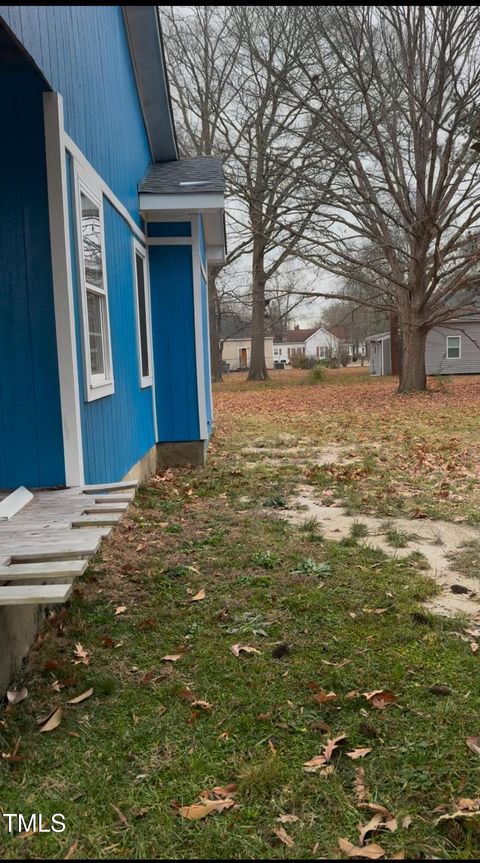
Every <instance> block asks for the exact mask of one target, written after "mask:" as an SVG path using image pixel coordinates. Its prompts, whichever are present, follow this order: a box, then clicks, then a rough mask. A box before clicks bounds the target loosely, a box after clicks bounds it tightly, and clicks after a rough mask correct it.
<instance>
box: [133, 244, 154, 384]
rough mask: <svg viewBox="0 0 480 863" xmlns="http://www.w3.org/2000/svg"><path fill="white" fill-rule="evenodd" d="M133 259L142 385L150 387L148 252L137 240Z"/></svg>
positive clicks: (150, 340) (150, 347) (150, 345)
mask: <svg viewBox="0 0 480 863" xmlns="http://www.w3.org/2000/svg"><path fill="white" fill-rule="evenodd" d="M133 259H134V277H135V306H136V313H137V341H138V354H139V364H140V386H141V387H148V386H151V384H152V336H151V331H152V328H151V321H150V285H149V280H148V267H147V252H146V249H145V248H144V247H143V246H142V245H140V243H138V242H137V241H136V240H134V242H133Z"/></svg>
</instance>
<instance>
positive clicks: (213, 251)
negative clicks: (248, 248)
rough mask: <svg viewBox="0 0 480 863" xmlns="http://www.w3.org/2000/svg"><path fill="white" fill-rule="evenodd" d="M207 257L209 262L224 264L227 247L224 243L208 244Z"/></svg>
mask: <svg viewBox="0 0 480 863" xmlns="http://www.w3.org/2000/svg"><path fill="white" fill-rule="evenodd" d="M207 257H208V263H209V264H224V263H225V249H224V247H223V245H219V246H217V245H215V246H210V245H208V246H207Z"/></svg>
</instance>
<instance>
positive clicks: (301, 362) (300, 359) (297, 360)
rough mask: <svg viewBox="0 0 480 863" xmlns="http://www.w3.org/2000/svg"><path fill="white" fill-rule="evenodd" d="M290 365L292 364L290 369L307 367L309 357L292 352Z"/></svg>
mask: <svg viewBox="0 0 480 863" xmlns="http://www.w3.org/2000/svg"><path fill="white" fill-rule="evenodd" d="M290 365H291V366H292V369H309V368H310V357H306V356H305V354H292V356H291V357H290Z"/></svg>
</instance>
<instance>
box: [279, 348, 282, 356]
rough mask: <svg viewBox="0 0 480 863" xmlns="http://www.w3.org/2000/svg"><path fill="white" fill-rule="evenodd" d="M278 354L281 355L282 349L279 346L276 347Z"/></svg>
mask: <svg viewBox="0 0 480 863" xmlns="http://www.w3.org/2000/svg"><path fill="white" fill-rule="evenodd" d="M278 355H279V356H280V357H281V356H282V349H281V348H279V349H278Z"/></svg>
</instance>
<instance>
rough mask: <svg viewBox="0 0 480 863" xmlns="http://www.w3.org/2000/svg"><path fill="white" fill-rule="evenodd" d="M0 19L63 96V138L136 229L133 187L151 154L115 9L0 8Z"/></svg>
mask: <svg viewBox="0 0 480 863" xmlns="http://www.w3.org/2000/svg"><path fill="white" fill-rule="evenodd" d="M0 15H1V16H3V18H4V19H5V21H6V23H7V25H8V26H9V27H10V28H11V30H12V31H13V32H14V33H15V35H16V36H17V38H18V39H19V40H20V41H21V42H22V43H23V45H24V46H25V49H26V50H27V51H28V52H29V54H30V55H31V56H32V58H33V60H34V61H35V63H36V64H37V66H38V67H39V69H40V70H41V72H42V73H43V75H44V76H45V78H46V79H47V81H48V82H49V83H50V85H51V87H52V89H53V90H55V91H57V92H59V93H60V94H61V95H62V97H63V100H64V115H65V130H66V132H67V133H68V135H69V136H70V137H71V138H72V139H73V140H74V141H75V143H76V144H77V146H78V147H80V149H81V150H82V152H83V153H84V155H85V156H86V157H87V159H88V160H89V162H90V163H91V164H92V165H93V167H94V168H95V170H96V171H97V172H98V173H99V174H100V176H101V177H102V178H103V179H104V180H105V182H106V183H107V184H108V185H109V186H110V188H111V189H112V191H113V192H114V193H115V194H116V196H117V197H118V198H119V199H120V201H122V203H123V204H124V205H125V206H126V207H127V209H128V210H129V212H130V214H131V216H132V217H133V218H134V219H135V220H136V222H137V223H138V224H139V225H141V221H140V218H139V215H138V198H137V184H138V182H139V181H140V180H141V179H142V177H143V176H144V174H145V171H146V168H147V166H148V164H149V163H150V161H151V155H150V148H149V144H148V139H147V134H146V130H145V124H144V121H143V115H142V111H141V107H140V103H139V98H138V93H137V87H136V82H135V77H134V71H133V66H132V60H131V56H130V51H129V46H128V40H127V34H126V29H125V24H124V20H123V14H122V10H121V7H120V6H0ZM43 89H47V88H46V87H45V86H44V88H43Z"/></svg>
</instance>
